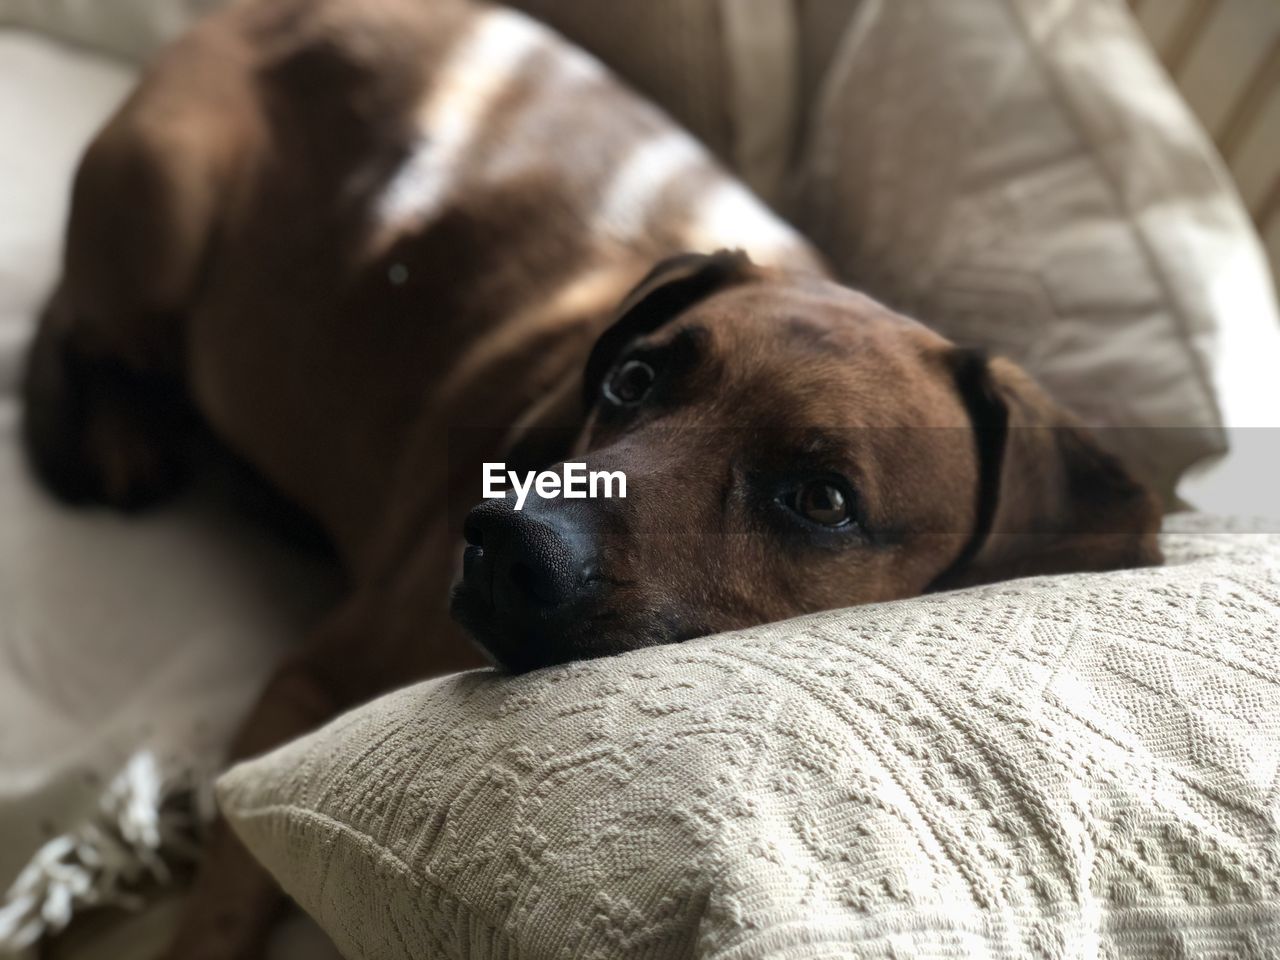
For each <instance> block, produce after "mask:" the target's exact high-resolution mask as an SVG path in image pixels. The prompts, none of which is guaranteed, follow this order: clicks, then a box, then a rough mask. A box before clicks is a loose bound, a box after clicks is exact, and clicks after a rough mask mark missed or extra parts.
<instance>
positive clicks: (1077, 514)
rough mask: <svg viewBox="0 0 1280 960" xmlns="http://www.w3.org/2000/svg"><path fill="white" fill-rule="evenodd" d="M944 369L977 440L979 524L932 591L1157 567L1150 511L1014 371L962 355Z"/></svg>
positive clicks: (1104, 456) (1110, 459)
mask: <svg viewBox="0 0 1280 960" xmlns="http://www.w3.org/2000/svg"><path fill="white" fill-rule="evenodd" d="M952 362H953V369H954V372H955V376H956V380H957V383H958V385H959V388H960V392H961V395H962V396H963V397H964V401H965V404H966V406H967V407H968V410H969V415H970V418H971V419H972V421H973V426H974V431H975V435H976V440H977V448H978V458H979V464H980V469H981V481H980V483H979V494H978V523H977V527H976V530H975V533H974V535H973V537H972V539H971V540H970V543H969V545H968V546H967V547H966V549H965V550H964V552H963V553H962V554H961V556H960V558H959V559H958V560H957V561H956V563H954V564H953V565H952V567H951V568H950V569H949V570H948V571H947V572H946V573H944V574H943V575H942V577H940V578H939V579H938V581H935V583H934V585H933V589H936V590H948V589H954V588H956V587H963V586H968V585H971V584H976V583H988V582H992V581H996V580H1008V579H1012V578H1015V577H1024V576H1032V575H1036V574H1050V573H1066V572H1071V571H1089V570H1114V569H1119V568H1122V567H1140V566H1150V565H1153V564H1157V563H1160V561H1161V556H1160V550H1159V547H1158V546H1157V544H1156V533H1157V532H1158V531H1159V529H1160V518H1161V511H1160V508H1159V504H1158V502H1157V500H1156V498H1155V496H1154V494H1152V493H1151V492H1150V491H1149V490H1148V489H1147V488H1146V487H1145V486H1143V485H1142V484H1141V483H1139V482H1138V481H1137V480H1135V479H1134V478H1133V476H1132V475H1130V474H1129V472H1128V471H1127V470H1126V469H1125V467H1124V466H1123V465H1122V464H1121V463H1120V461H1119V460H1118V459H1116V458H1115V457H1114V456H1112V455H1111V454H1110V453H1108V452H1106V451H1105V450H1103V449H1102V447H1100V446H1099V445H1098V443H1097V441H1096V440H1095V439H1094V438H1093V437H1092V436H1091V435H1090V434H1089V433H1088V432H1087V431H1086V430H1085V429H1084V428H1083V427H1082V426H1081V425H1080V423H1079V422H1078V421H1077V420H1076V419H1075V418H1074V417H1072V416H1071V415H1070V414H1069V413H1067V411H1065V410H1063V409H1062V408H1061V407H1059V406H1058V405H1057V404H1055V403H1054V402H1053V401H1052V400H1050V399H1049V397H1048V396H1047V395H1046V394H1045V393H1044V391H1043V390H1041V389H1040V387H1038V386H1037V385H1036V384H1035V382H1034V381H1032V379H1031V378H1030V377H1029V376H1028V375H1027V374H1026V373H1025V372H1023V371H1022V370H1021V369H1019V368H1018V367H1017V366H1015V365H1014V364H1013V363H1010V362H1009V361H1007V360H1002V359H993V360H990V361H988V360H987V359H986V358H985V357H984V356H982V355H981V354H979V353H975V352H972V351H965V350H958V351H956V353H955V354H954V355H953V358H952Z"/></svg>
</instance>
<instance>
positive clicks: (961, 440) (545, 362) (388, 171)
mask: <svg viewBox="0 0 1280 960" xmlns="http://www.w3.org/2000/svg"><path fill="white" fill-rule="evenodd" d="M721 247H742V248H745V249H746V250H748V251H749V252H750V254H751V257H752V259H748V257H747V256H746V255H745V254H738V253H725V252H721V253H710V254H705V253H701V254H681V252H682V251H686V250H697V251H710V250H716V249H717V248H721ZM654 263H659V265H658V266H657V267H656V268H655V267H653V264H654ZM641 278H643V279H641ZM637 281H639V285H638V286H636V283H637ZM628 290H631V292H630V294H627V291H628ZM619 302H621V303H622V306H621V307H620V308H618V306H617V304H618V303H619ZM27 393H28V406H27V420H26V431H27V439H28V443H29V446H30V450H31V453H32V456H33V459H34V462H35V464H36V466H37V468H38V469H39V471H40V473H41V474H42V476H43V477H44V478H45V480H46V481H47V482H48V483H49V485H50V486H52V487H53V489H54V490H56V491H58V492H60V493H61V494H63V495H64V496H65V497H66V498H68V499H72V500H95V501H105V502H107V503H111V504H116V505H119V506H124V507H129V506H136V505H140V504H144V503H148V502H151V501H153V500H155V499H157V498H159V497H161V496H163V495H165V494H167V493H169V492H170V491H172V490H173V489H174V488H175V487H176V486H177V484H178V483H179V481H180V479H181V477H182V475H183V470H184V443H183V434H184V431H185V430H186V429H187V426H188V424H189V423H190V422H191V421H190V419H189V413H188V411H189V410H194V411H196V412H197V413H198V414H199V416H200V417H201V418H202V419H203V420H204V421H205V422H206V423H207V424H208V425H209V426H210V427H211V428H212V430H213V431H214V432H215V433H216V434H217V435H218V436H219V437H220V438H221V439H222V440H223V441H224V442H225V443H226V444H227V445H228V446H230V447H231V448H232V449H233V450H234V451H236V452H237V453H238V454H239V455H240V456H242V457H243V458H245V459H246V460H248V461H249V462H250V463H251V464H252V465H253V466H254V467H255V468H256V469H257V470H258V471H260V472H261V474H262V475H264V476H265V477H266V478H267V479H268V480H269V481H270V482H271V483H272V484H274V485H275V486H276V487H278V488H279V490H280V491H282V492H283V493H284V494H285V495H287V496H288V497H289V498H291V499H292V500H294V501H296V502H297V503H298V504H300V505H301V506H302V507H303V508H304V509H305V510H306V511H307V512H308V513H310V514H311V515H312V516H313V517H314V518H316V519H317V520H318V521H319V522H320V523H321V524H322V525H323V527H324V529H325V530H326V531H327V532H328V534H329V535H330V536H331V537H332V539H333V541H334V543H335V545H336V547H337V549H338V551H339V553H340V555H341V557H342V559H343V561H344V563H345V565H346V568H347V570H348V572H349V575H350V582H351V594H350V598H349V600H348V601H347V602H346V603H345V604H344V605H343V606H342V607H341V609H340V610H338V611H337V612H336V613H335V614H334V615H333V617H332V618H331V619H330V620H329V621H328V623H326V624H325V625H324V627H323V628H322V629H321V630H320V631H319V632H318V633H317V634H316V635H315V636H314V637H312V638H311V640H310V642H309V643H308V644H306V645H305V646H304V647H303V648H302V649H301V650H300V652H299V653H298V654H297V655H296V656H295V657H293V658H292V659H291V660H290V661H289V662H288V663H286V664H284V665H283V666H282V667H281V669H280V671H279V673H278V674H277V675H276V677H275V678H274V680H273V681H272V682H271V684H270V685H269V688H268V689H267V691H266V692H265V694H264V695H263V698H262V700H261V702H260V704H259V705H258V707H257V708H256V709H255V711H254V712H253V714H252V716H251V717H250V718H249V719H248V721H247V723H246V725H245V727H244V730H243V733H242V735H241V737H240V738H239V740H238V742H237V743H236V744H235V745H234V748H233V754H234V755H235V756H244V755H247V754H251V753H254V752H257V751H260V750H263V749H265V748H267V747H270V746H272V745H273V744H276V743H278V742H280V741H282V740H284V739H287V738H289V737H292V736H294V735H296V734H299V733H301V732H303V731H305V730H307V729H308V728H310V727H312V726H314V725H316V724H318V723H320V722H321V721H323V720H325V719H327V718H328V717H330V716H332V715H333V714H334V713H335V712H336V711H338V710H339V709H341V708H343V707H345V706H347V705H350V704H352V703H354V702H357V701H359V700H362V699H364V698H367V697H369V696H371V695H373V694H375V693H377V692H379V691H381V690H383V689H386V688H389V687H392V686H395V685H400V684H403V683H406V682H408V681H410V680H412V679H415V678H419V677H424V676H428V675H431V674H440V673H445V672H449V671H454V670H458V669H462V668H466V667H470V666H474V665H477V664H479V663H481V662H483V658H482V657H481V655H480V653H479V651H478V650H477V648H476V647H475V646H473V645H472V644H471V643H469V642H467V641H466V639H465V637H464V635H463V634H462V633H461V632H460V631H459V630H457V629H456V628H455V627H454V626H453V624H452V623H451V621H450V617H449V610H448V606H449V601H448V597H449V586H450V584H451V583H452V582H453V581H454V580H455V578H456V576H457V569H458V559H459V541H460V538H461V537H462V536H463V535H464V534H465V538H466V540H467V541H468V542H469V544H470V545H469V546H468V547H467V549H466V554H465V560H464V564H463V566H464V575H463V577H462V579H461V582H460V584H459V585H458V586H457V588H456V590H455V592H454V599H453V609H454V613H455V615H456V617H457V619H458V620H460V621H461V622H462V623H464V624H465V625H466V626H467V627H468V628H469V630H470V632H471V634H472V635H473V636H474V637H475V638H476V639H478V640H479V641H480V643H481V644H482V645H483V646H484V648H485V649H486V650H487V651H488V652H489V653H490V654H491V656H492V657H494V658H495V659H497V660H498V661H499V662H501V663H502V664H505V665H507V666H510V667H514V668H518V669H524V668H530V667H537V666H541V665H545V664H550V663H556V662H561V661H564V660H568V659H572V658H576V657H587V656H595V655H599V654H603V653H611V652H617V651H622V650H626V649H629V648H633V647H637V646H640V645H644V644H653V643H666V642H673V641H678V640H682V639H685V638H688V637H693V636H698V635H702V634H706V633H711V632H714V631H720V630H724V629H728V628H734V627H742V626H747V625H750V624H754V623H759V622H762V621H768V620H775V619H780V618H784V617H788V616H792V615H795V614H799V613H803V612H805V611H812V610H820V609H825V608H831V607H838V606H845V605H850V604H857V603H866V602H870V601H877V600H887V599H891V598H897V597H908V596H912V595H915V594H920V593H923V592H926V591H930V590H938V589H945V588H948V587H953V586H959V585H964V584H971V583H977V582H982V581H989V580H994V579H999V578H1005V577H1013V576H1020V575H1024V574H1030V573H1044V572H1054V571H1065V570H1081V569H1107V568H1112V567H1121V566H1128V565H1139V564H1147V563H1153V562H1156V561H1157V560H1158V554H1157V551H1156V548H1155V545H1154V537H1153V531H1154V530H1155V529H1156V527H1157V525H1158V511H1157V510H1156V508H1155V506H1154V504H1153V502H1152V500H1151V498H1150V497H1149V496H1148V495H1147V493H1146V492H1145V491H1144V489H1143V488H1142V487H1141V486H1140V485H1139V484H1137V483H1135V482H1134V481H1133V480H1131V479H1130V478H1129V477H1128V476H1127V475H1126V474H1125V472H1124V471H1123V470H1122V469H1121V468H1120V467H1119V466H1118V465H1117V464H1116V462H1115V461H1113V460H1112V459H1111V458H1110V457H1108V456H1107V455H1105V454H1103V453H1102V452H1101V451H1100V450H1099V449H1098V448H1097V446H1096V445H1095V444H1094V443H1093V442H1092V441H1091V440H1090V439H1089V438H1088V437H1087V436H1086V435H1084V434H1083V433H1082V432H1080V430H1078V429H1077V428H1076V427H1075V426H1074V425H1073V424H1072V423H1071V421H1070V419H1069V418H1068V417H1067V416H1066V415H1065V414H1064V413H1063V412H1062V411H1060V410H1058V409H1057V408H1056V407H1055V406H1054V405H1053V404H1052V403H1051V402H1050V401H1049V400H1048V399H1047V398H1046V397H1045V396H1044V395H1043V394H1042V393H1041V392H1040V391H1039V390H1038V389H1037V388H1036V387H1035V386H1034V385H1033V384H1032V383H1030V382H1029V380H1028V379H1027V378H1026V377H1025V376H1024V375H1023V374H1021V373H1020V372H1019V371H1018V370H1017V369H1016V368H1014V367H1012V366H1011V365H1009V364H1007V363H1004V362H1002V361H994V362H991V363H987V362H985V361H984V360H982V359H981V358H980V357H975V356H973V355H971V354H969V353H966V352H964V351H961V350H958V349H957V348H956V347H954V346H953V345H952V344H950V343H948V342H947V341H945V340H944V339H942V338H941V337H939V336H937V335H935V334H933V333H931V332H930V331H929V330H928V329H926V328H925V327H923V326H921V325H920V324H917V323H915V322H914V321H911V320H908V319H905V318H903V317H901V316H898V315H897V314H894V313H893V312H891V311H890V310H888V309H886V308H885V307H883V306H880V305H879V304H877V303H875V302H873V301H871V300H869V299H867V298H866V297H863V296H860V295H858V294H856V293H852V292H850V291H849V290H846V289H844V288H841V287H839V286H837V285H835V284H834V283H832V282H830V281H829V280H827V279H825V277H824V276H823V274H822V268H821V266H820V263H819V261H818V258H817V257H816V256H815V255H814V254H813V253H812V251H811V250H810V249H809V248H808V246H807V245H806V244H805V243H804V242H803V241H802V240H801V239H799V238H798V237H797V236H796V235H795V234H794V233H792V232H791V231H790V230H789V229H788V228H786V227H785V226H784V225H782V224H781V223H779V222H778V221H776V220H775V219H774V218H773V217H772V216H771V215H770V214H769V213H768V212H767V211H766V210H764V209H763V208H762V207H761V206H759V205H758V204H757V203H756V202H755V201H754V200H752V199H751V198H750V197H749V196H748V195H747V194H746V192H745V191H744V190H743V189H742V188H741V187H740V186H739V185H738V184H737V183H736V182H735V181H733V180H732V179H731V178H729V177H728V176H727V175H726V174H725V173H724V172H723V171H721V170H720V169H719V168H718V167H717V166H716V165H715V164H714V163H713V162H712V161H711V160H710V159H709V158H708V157H707V156H706V154H705V153H704V152H703V151H702V150H701V149H700V148H699V147H698V146H697V145H696V144H695V143H694V142H693V141H692V140H691V139H690V138H689V137H688V136H686V135H685V134H683V133H681V132H679V131H677V130H675V129H674V128H673V127H672V125H671V124H670V122H669V121H667V120H666V119H665V118H664V117H663V116H662V115H661V114H659V113H657V112H656V111H654V110H653V109H652V108H650V107H648V106H647V105H645V104H644V103H643V102H641V101H640V100H638V99H637V98H636V97H634V96H633V95H632V94H630V93H628V92H627V91H626V90H625V89H623V88H622V87H620V86H619V85H618V84H617V83H616V82H614V81H613V80H612V79H610V77H609V76H608V75H607V74H606V72H605V71H604V70H603V69H602V68H601V67H600V66H599V65H598V64H597V63H595V62H594V61H593V60H591V59H590V58H588V57H587V56H585V55H584V54H582V53H580V52H578V51H576V50H574V49H572V48H570V47H568V46H567V45H566V44H564V43H562V42H561V41H559V40H557V39H556V38H555V37H554V36H552V35H551V34H549V33H547V32H546V31H544V30H543V29H541V28H539V27H537V26H535V25H534V24H532V23H530V22H529V21H527V20H525V19H523V18H521V17H519V16H516V15H514V14H511V13H507V12H503V11H499V10H493V9H490V8H484V7H479V6H476V5H472V4H469V3H465V2H463V0H360V2H358V3H357V2H354V0H353V2H340V0H258V2H248V3H242V4H240V5H237V6H233V7H232V8H231V9H230V10H228V11H227V12H225V13H222V14H219V15H218V16H216V17H215V18H214V19H212V20H210V21H208V22H206V23H205V24H204V25H203V26H201V27H199V28H198V29H197V30H195V31H194V32H193V33H192V34H191V35H189V36H188V37H187V38H186V39H184V40H183V41H181V42H180V43H178V44H177V45H175V46H174V47H173V48H172V49H170V50H169V51H168V52H167V53H166V54H165V55H164V56H163V57H162V58H161V59H160V60H159V62H158V63H157V64H156V65H155V66H154V67H153V68H152V70H151V71H150V72H149V74H148V75H147V77H146V78H145V79H144V81H143V82H142V84H141V86H140V88H139V89H138V91H137V92H136V93H135V94H134V95H133V97H132V98H131V99H130V100H129V101H128V102H127V103H126V104H125V106H124V107H123V108H122V109H121V111H120V112H119V114H118V115H117V116H116V117H115V118H114V119H113V120H112V121H111V123H110V124H109V125H108V127H107V128H106V129H105V130H104V131H103V132H102V134H101V135H100V136H99V137H98V139H97V140H96V141H95V143H94V144H93V145H92V147H91V148H90V149H89V152H88V154H87V156H86V157H85V159H84V162H83V165H82V167H81V169H80V172H79V175H78V177H77V180H76V184H75V193H74V201H73V210H72V216H71V223H70V227H69V231H68V237H67V246H66V262H65V271H64V277H63V279H62V282H61V284H60V286H59V288H58V290H57V291H56V293H55V294H54V296H53V298H52V300H51V302H50V305H49V307H48V309H47V311H46V314H45V316H44V318H43V321H42V325H41V328H40V332H39V335H38V338H37V341H36V345H35V348H34V351H33V354H32V358H31V362H30V367H29V371H28V377H27ZM584 397H585V401H584ZM567 456H573V457H575V458H577V459H579V460H581V461H583V462H585V463H586V464H587V465H588V466H589V467H590V468H592V469H608V470H617V471H621V472H623V473H624V474H625V475H626V477H627V480H628V486H629V490H628V496H627V498H626V499H625V500H623V499H613V500H574V501H569V500H564V499H540V498H533V500H532V501H531V502H530V504H529V505H528V507H527V508H526V509H525V510H522V511H517V510H516V509H514V504H513V501H512V500H511V499H505V500H490V501H487V502H485V503H482V504H481V506H479V507H476V508H475V509H474V510H472V511H471V512H470V515H469V516H467V508H468V507H470V505H471V504H473V503H474V502H475V501H476V500H477V499H479V495H478V494H479V490H480V482H481V472H482V464H484V463H485V462H489V461H506V462H507V463H508V465H509V466H513V467H514V466H520V467H527V466H534V465H537V466H545V465H547V464H552V463H555V462H556V461H559V460H561V459H563V458H565V457H567ZM276 902H277V897H276V895H275V894H274V893H273V891H272V888H271V885H270V882H269V880H268V879H267V878H266V877H265V876H264V875H262V874H261V873H260V872H258V871H257V869H256V868H255V867H254V866H253V864H252V863H251V861H250V860H249V859H248V857H247V855H246V854H245V853H244V852H243V850H241V849H240V848H239V847H238V846H237V845H236V844H235V842H234V841H233V839H232V838H231V837H230V836H229V835H227V834H226V833H225V832H221V833H219V834H218V835H217V836H216V837H215V842H214V847H213V850H212V852H211V854H210V859H209V862H208V863H207V865H206V869H205V870H204V872H203V873H202V877H201V880H200V883H199V885H198V889H197V893H196V895H195V896H194V897H193V898H192V903H191V907H190V910H189V912H188V915H187V917H186V920H185V922H184V926H183V929H182V932H181V935H180V938H179V940H178V943H177V944H176V945H175V947H174V949H173V952H172V956H174V957H175V958H176V957H181V958H184V960H192V958H209V960H229V958H247V957H252V956H254V955H256V954H257V953H258V951H259V950H260V946H261V943H262V938H263V936H264V933H265V931H266V929H267V927H268V925H269V921H270V918H271V915H272V911H273V906H274V904H275V903H276Z"/></svg>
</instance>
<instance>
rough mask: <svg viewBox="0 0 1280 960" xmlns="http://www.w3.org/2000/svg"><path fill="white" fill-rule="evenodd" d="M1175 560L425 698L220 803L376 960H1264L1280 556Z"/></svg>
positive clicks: (1183, 536) (1278, 701) (1268, 930)
mask: <svg viewBox="0 0 1280 960" xmlns="http://www.w3.org/2000/svg"><path fill="white" fill-rule="evenodd" d="M1214 529H1219V528H1214ZM1164 547H1165V549H1166V551H1167V553H1168V555H1169V559H1170V563H1169V565H1168V566H1166V567H1164V568H1157V569H1148V570H1134V571H1126V572H1121V573H1109V574H1101V575H1082V576H1068V577H1060V578H1041V579H1029V580H1023V581H1019V582H1013V583H1005V584H1001V585H996V586H990V587H984V588H981V589H976V590H969V591H964V592H957V593H952V594H945V595H935V596H929V597H925V598H923V599H917V600H911V601H906V602H900V603H893V604H886V605H881V606H872V607H863V608H859V609H853V610H848V611H843V612H837V613H828V614H824V615H820V616H816V617H809V618H806V619H802V620H797V621H795V622H792V623H786V624H777V625H772V626H767V627H761V628H758V629H754V630H749V631H745V632H743V633H738V634H728V635H724V636H718V637H712V638H708V639H705V640H699V641H693V642H689V643H686V644H683V645H680V646H669V647H661V648H654V649H649V650H644V651H639V652H636V653H632V654H627V655H624V656H620V657H615V658H612V659H606V660H598V661H593V662H588V663H581V664H575V665H571V666H566V667H563V668H556V669H549V670H544V671H541V672H537V673H533V674H530V675H526V676H522V677H514V678H513V677H506V676H501V675H498V674H495V673H492V672H487V671H482V672H474V673H467V674H460V675H456V676H453V677H448V678H444V679H441V680H436V681H430V682H427V683H424V684H420V685H418V686H414V687H409V688H407V689H405V690H402V691H400V692H397V693H394V694H391V695H389V696H387V697H384V698H382V699H380V700H378V701H375V702H374V703H372V704H370V705H367V706H365V707H363V708H361V709H359V710H357V711H355V712H353V713H350V714H347V715H346V716H344V717H342V718H340V719H338V720H336V721H335V722H334V723H332V724H330V725H329V726H328V727H326V728H324V729H322V730H320V731H319V732H317V733H315V734H313V735H311V736H309V737H307V738H305V739H303V740H301V741H298V742H295V743H293V744H291V745H288V746H286V747H284V748H282V749H280V750H278V751H276V752H275V753H272V754H269V755H267V756H265V757H262V758H259V759H257V760H254V761H252V762H249V763H246V764H242V765H240V766H238V767H236V768H234V769H233V770H231V771H230V772H229V773H227V774H226V775H225V776H224V777H223V779H222V780H221V782H220V785H219V787H220V789H219V793H220V799H221V804H222V807H223V810H224V811H225V813H226V815H227V817H228V818H229V820H230V821H231V823H232V824H233V826H234V828H235V829H236V831H237V832H238V833H239V835H240V836H241V837H242V838H243V839H244V841H245V842H246V843H247V844H248V845H249V847H250V849H252V850H253V852H254V853H255V854H256V856H257V857H258V858H259V859H260V860H261V861H262V862H263V863H264V864H265V865H266V866H267V867H268V868H269V869H270V870H271V871H272V872H273V873H274V874H275V876H276V877H277V878H278V879H279V880H280V882H281V883H282V884H283V885H284V887H285V889H286V890H288V891H289V892H290V893H291V894H292V895H293V896H294V897H295V898H296V899H297V900H298V902H299V903H300V904H301V905H302V906H303V907H304V908H305V909H306V910H308V911H309V912H311V913H312V914H313V915H314V916H315V917H316V918H317V919H318V920H319V922H320V923H321V925H322V926H323V927H324V928H325V929H326V930H327V931H328V933H329V934H330V935H331V936H332V937H333V939H334V941H335V942H336V943H337V945H338V946H339V948H340V949H341V950H342V951H343V953H344V955H345V956H347V957H348V958H352V960H355V958H379V960H391V958H396V960H411V958H412V960H422V958H425V957H431V958H438V957H459V958H461V957H469V958H484V957H514V956H518V957H522V958H540V957H546V958H555V957H567V956H574V957H598V958H618V957H658V956H661V957H700V958H717V960H731V958H733V960H746V958H751V957H760V956H765V955H767V956H769V957H771V958H778V957H782V958H788V957H791V958H801V957H804V958H813V957H818V956H823V957H830V956H858V957H889V956H912V957H957V958H958V957H966V958H967V957H1008V958H1012V957H1020V958H1021V957H1038V958H1067V957H1080V956H1101V957H1117V956H1124V957H1149V958H1153V960H1154V958H1167V957H1181V956H1220V957H1226V956H1230V957H1258V958H1261V957H1263V956H1271V955H1273V954H1274V952H1275V951H1276V950H1277V949H1278V948H1280V797H1278V796H1277V786H1276V785H1277V772H1278V770H1280V536H1276V535H1261V534H1237V535H1230V536H1226V535H1221V534H1212V533H1199V534H1197V533H1186V532H1184V533H1180V534H1166V536H1165V538H1164Z"/></svg>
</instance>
